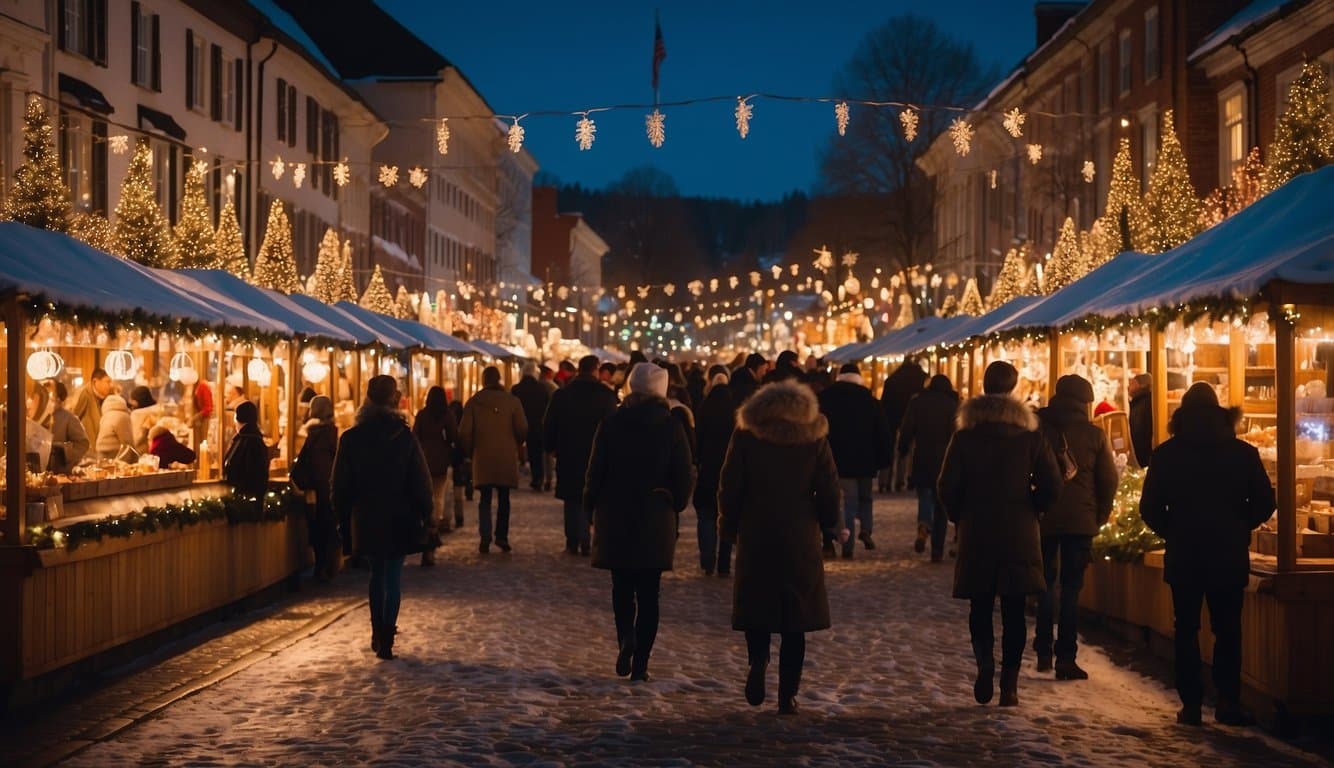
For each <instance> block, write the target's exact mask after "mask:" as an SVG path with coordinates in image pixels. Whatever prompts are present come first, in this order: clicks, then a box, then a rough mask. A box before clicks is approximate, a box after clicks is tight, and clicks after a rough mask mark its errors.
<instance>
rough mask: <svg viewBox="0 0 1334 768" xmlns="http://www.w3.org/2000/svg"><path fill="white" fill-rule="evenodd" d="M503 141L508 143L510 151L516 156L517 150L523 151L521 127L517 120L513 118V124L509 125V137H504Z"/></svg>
mask: <svg viewBox="0 0 1334 768" xmlns="http://www.w3.org/2000/svg"><path fill="white" fill-rule="evenodd" d="M505 140H506V141H507V142H509V145H510V151H511V152H513V153H515V154H516V155H517V154H518V153H519V150H521V149H523V126H522V125H519V118H517V117H516V118H514V122H513V123H512V124H511V125H510V130H509V135H508V136H506V137H505Z"/></svg>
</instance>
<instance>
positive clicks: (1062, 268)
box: [1042, 216, 1089, 293]
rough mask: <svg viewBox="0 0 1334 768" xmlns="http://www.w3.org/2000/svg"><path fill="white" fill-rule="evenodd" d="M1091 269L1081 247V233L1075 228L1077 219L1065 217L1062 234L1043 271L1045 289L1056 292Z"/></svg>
mask: <svg viewBox="0 0 1334 768" xmlns="http://www.w3.org/2000/svg"><path fill="white" fill-rule="evenodd" d="M1088 271H1089V264H1088V261H1087V260H1086V259H1085V254H1084V251H1083V249H1082V248H1080V247H1079V234H1078V232H1077V231H1076V230H1075V220H1074V219H1072V218H1070V217H1069V216H1067V217H1065V223H1064V224H1062V225H1061V234H1060V236H1059V237H1057V238H1056V247H1055V248H1053V249H1052V252H1051V261H1048V262H1047V271H1046V272H1045V273H1043V286H1042V287H1043V290H1044V291H1045V292H1046V293H1055V292H1057V291H1059V290H1061V289H1062V288H1064V287H1065V286H1067V285H1069V284H1071V283H1073V282H1074V281H1076V280H1078V279H1079V278H1081V277H1083V276H1084V275H1085V274H1087V273H1088Z"/></svg>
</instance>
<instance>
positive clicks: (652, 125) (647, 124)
mask: <svg viewBox="0 0 1334 768" xmlns="http://www.w3.org/2000/svg"><path fill="white" fill-rule="evenodd" d="M666 120H667V116H666V115H664V114H663V113H661V112H659V111H658V110H657V109H656V108H655V109H654V110H653V112H652V113H651V114H648V115H645V116H644V128H645V130H647V131H648V143H649V144H652V145H653V147H654V149H656V148H658V147H661V146H662V143H663V142H664V141H666V140H667V128H666V126H665V125H663V123H664V122H665V121H666Z"/></svg>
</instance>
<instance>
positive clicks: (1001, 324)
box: [932, 296, 1044, 346]
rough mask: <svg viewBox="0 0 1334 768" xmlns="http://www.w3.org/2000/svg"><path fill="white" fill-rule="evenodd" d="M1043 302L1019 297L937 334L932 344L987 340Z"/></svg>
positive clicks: (1039, 297) (1039, 299) (1037, 299)
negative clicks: (976, 339) (973, 339)
mask: <svg viewBox="0 0 1334 768" xmlns="http://www.w3.org/2000/svg"><path fill="white" fill-rule="evenodd" d="M1043 300H1044V299H1043V297H1042V296H1018V297H1016V298H1013V299H1011V300H1009V301H1007V302H1006V303H1004V304H1002V305H1001V306H999V307H996V308H995V309H993V310H991V311H990V312H987V313H985V314H982V315H979V316H977V317H970V318H968V322H966V323H961V324H959V325H956V326H954V327H953V328H949V329H947V330H946V331H945V332H943V333H940V334H937V335H936V337H935V338H934V339H933V340H932V343H934V344H935V345H937V346H939V345H942V344H958V343H959V342H962V341H967V340H968V339H972V338H985V337H987V336H990V335H991V334H993V333H995V332H996V331H997V330H999V329H1001V328H1007V327H1009V326H1010V324H1011V323H1012V322H1013V321H1014V318H1015V317H1017V316H1019V315H1021V314H1023V313H1024V312H1025V311H1027V310H1028V309H1030V308H1032V307H1033V306H1035V305H1037V304H1040V303H1042V302H1043Z"/></svg>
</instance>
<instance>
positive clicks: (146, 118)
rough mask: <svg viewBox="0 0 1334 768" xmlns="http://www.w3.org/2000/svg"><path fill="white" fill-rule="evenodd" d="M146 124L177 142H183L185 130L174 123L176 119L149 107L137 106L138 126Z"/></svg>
mask: <svg viewBox="0 0 1334 768" xmlns="http://www.w3.org/2000/svg"><path fill="white" fill-rule="evenodd" d="M144 123H148V124H149V125H150V126H152V127H154V128H156V129H157V130H159V131H162V132H163V133H165V134H166V135H168V136H170V137H172V138H173V139H175V140H177V141H185V129H184V128H182V127H181V124H180V123H178V122H176V118H174V117H172V116H171V115H169V114H167V113H166V112H159V111H157V110H156V109H153V108H151V107H145V106H144V105H143V104H140V105H139V125H141V126H142V125H143V124H144Z"/></svg>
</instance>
